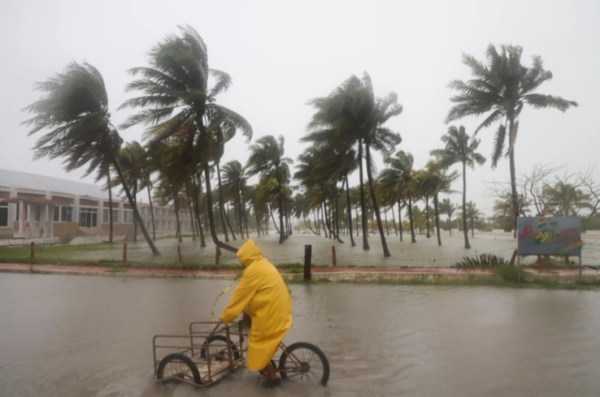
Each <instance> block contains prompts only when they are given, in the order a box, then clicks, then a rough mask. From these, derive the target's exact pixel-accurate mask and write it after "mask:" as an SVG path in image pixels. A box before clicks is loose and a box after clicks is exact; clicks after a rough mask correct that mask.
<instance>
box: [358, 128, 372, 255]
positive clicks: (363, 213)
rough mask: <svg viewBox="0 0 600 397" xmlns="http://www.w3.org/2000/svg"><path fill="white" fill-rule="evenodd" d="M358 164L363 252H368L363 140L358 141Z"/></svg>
mask: <svg viewBox="0 0 600 397" xmlns="http://www.w3.org/2000/svg"><path fill="white" fill-rule="evenodd" d="M358 164H359V171H360V172H359V177H360V211H361V216H362V219H361V222H362V225H361V226H362V232H363V250H365V251H368V250H370V249H371V247H369V240H367V210H366V208H367V205H366V203H365V185H364V181H363V179H364V177H363V147H362V139H359V140H358Z"/></svg>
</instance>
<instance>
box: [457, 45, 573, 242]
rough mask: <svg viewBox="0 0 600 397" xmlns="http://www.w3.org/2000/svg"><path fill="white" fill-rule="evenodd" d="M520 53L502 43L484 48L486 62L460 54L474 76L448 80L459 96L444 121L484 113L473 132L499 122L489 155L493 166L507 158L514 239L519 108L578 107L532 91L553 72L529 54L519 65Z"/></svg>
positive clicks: (561, 108) (548, 78) (517, 199)
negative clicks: (530, 60) (529, 60)
mask: <svg viewBox="0 0 600 397" xmlns="http://www.w3.org/2000/svg"><path fill="white" fill-rule="evenodd" d="M522 53H523V48H522V47H519V46H512V45H501V46H500V53H499V52H498V50H497V49H496V47H495V46H494V45H492V44H490V45H489V46H488V48H487V51H486V55H487V65H484V64H483V63H482V62H479V61H478V60H476V59H475V58H474V57H473V56H471V55H466V54H465V55H463V63H464V64H465V65H467V66H468V67H469V68H470V69H471V73H472V74H473V75H474V76H475V78H474V79H473V80H469V81H466V82H463V81H461V80H454V81H452V82H451V83H450V88H452V89H454V90H456V91H458V92H459V95H456V96H454V97H452V98H451V99H450V100H451V101H452V102H453V103H455V105H454V106H453V107H452V109H450V112H449V113H448V116H447V117H446V123H450V122H452V121H455V120H459V119H461V118H463V117H466V116H481V115H483V114H486V118H485V120H484V121H483V122H482V123H481V124H480V125H479V127H477V129H476V130H475V134H477V132H478V131H479V130H481V129H483V128H486V127H489V126H490V125H492V124H494V123H495V122H499V125H498V130H497V131H496V139H495V144H494V151H493V154H492V167H496V165H497V163H498V160H499V159H500V157H502V155H504V154H507V155H508V156H509V157H510V181H511V191H512V199H513V207H514V211H515V212H514V214H513V217H514V226H515V227H514V237H515V238H516V236H517V235H516V233H517V232H516V225H517V217H518V214H519V198H518V193H517V177H516V167H515V142H516V140H517V132H518V129H519V118H520V115H521V111H522V110H523V108H524V106H525V105H530V106H532V107H533V108H535V109H544V108H555V109H558V110H560V111H562V112H564V111H566V110H567V109H569V108H570V107H571V106H577V102H574V101H568V100H566V99H563V98H561V97H556V96H552V95H544V94H537V93H535V91H536V90H537V88H538V87H539V86H540V85H542V83H544V82H545V81H549V80H550V79H552V72H550V71H549V70H545V69H544V66H543V63H542V58H541V57H539V56H533V57H532V58H533V64H532V66H531V67H526V66H524V65H522V64H521V55H522ZM507 127H508V137H507V134H506V132H507ZM507 140H508V151H507V152H506V153H505V151H504V147H505V144H506V141H507Z"/></svg>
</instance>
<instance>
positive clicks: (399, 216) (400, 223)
mask: <svg viewBox="0 0 600 397" xmlns="http://www.w3.org/2000/svg"><path fill="white" fill-rule="evenodd" d="M398 227H399V228H400V241H402V234H403V230H402V206H401V205H400V200H398Z"/></svg>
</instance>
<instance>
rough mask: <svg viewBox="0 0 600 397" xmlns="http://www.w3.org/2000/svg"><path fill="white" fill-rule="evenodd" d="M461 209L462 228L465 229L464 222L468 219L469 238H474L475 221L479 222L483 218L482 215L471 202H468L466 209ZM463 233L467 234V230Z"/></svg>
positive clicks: (465, 223)
mask: <svg viewBox="0 0 600 397" xmlns="http://www.w3.org/2000/svg"><path fill="white" fill-rule="evenodd" d="M461 208H462V209H463V218H464V219H463V226H464V227H466V225H467V222H466V220H467V219H468V220H469V224H470V226H471V237H475V221H476V220H479V219H480V218H481V217H482V216H483V213H482V212H481V211H479V209H478V208H477V205H475V203H473V202H472V201H469V202H468V203H467V205H466V207H461ZM459 209H460V208H459ZM465 233H468V231H467V229H465Z"/></svg>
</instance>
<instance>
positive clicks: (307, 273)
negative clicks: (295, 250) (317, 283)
mask: <svg viewBox="0 0 600 397" xmlns="http://www.w3.org/2000/svg"><path fill="white" fill-rule="evenodd" d="M311 261H312V245H305V246H304V280H307V281H310V280H311V279H312V275H311V269H310V266H311Z"/></svg>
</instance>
